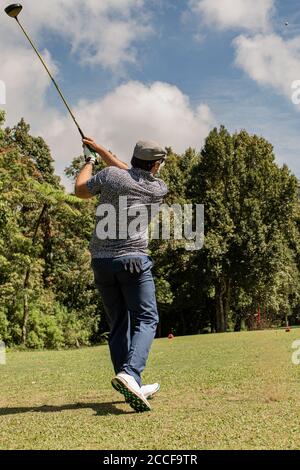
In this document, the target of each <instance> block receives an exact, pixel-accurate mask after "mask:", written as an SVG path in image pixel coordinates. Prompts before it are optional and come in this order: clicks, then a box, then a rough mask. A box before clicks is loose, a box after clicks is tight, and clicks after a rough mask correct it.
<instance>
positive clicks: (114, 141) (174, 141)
mask: <svg viewBox="0 0 300 470" xmlns="http://www.w3.org/2000/svg"><path fill="white" fill-rule="evenodd" d="M75 112H76V115H77V116H78V120H79V122H80V123H82V126H83V129H84V130H85V132H86V133H87V134H90V136H91V137H94V138H95V139H96V140H98V141H99V142H100V143H102V144H103V145H104V146H105V147H107V148H109V149H111V150H112V151H113V152H114V153H115V154H117V155H118V157H119V158H121V159H122V160H123V161H126V162H128V163H129V162H130V159H131V156H132V152H133V147H134V145H135V143H136V141H137V140H139V139H141V138H143V139H153V140H156V141H158V142H160V143H161V145H163V146H171V147H172V148H173V149H174V150H175V151H176V152H178V153H181V152H184V151H185V150H186V148H187V147H189V146H192V147H195V148H197V149H200V148H201V146H202V144H203V141H204V138H205V137H206V136H207V134H208V132H209V130H210V129H211V128H212V127H213V125H215V119H214V116H213V115H212V113H211V111H210V109H209V107H208V106H206V105H205V104H202V105H200V106H198V107H197V108H196V109H195V110H194V109H192V107H191V105H190V102H189V99H188V97H187V96H185V95H184V94H183V93H182V92H181V91H180V90H179V89H178V88H177V87H175V86H172V85H169V84H167V83H161V82H156V83H153V84H151V85H144V84H142V83H140V82H128V83H126V84H124V85H121V86H119V87H118V88H116V90H114V91H113V92H111V93H109V94H108V95H107V96H105V97H104V98H102V99H100V100H99V101H96V102H92V103H90V102H87V101H82V102H80V103H79V104H78V106H77V108H76V109H75ZM40 131H41V133H42V135H43V136H44V137H45V138H46V140H47V142H49V144H50V146H51V148H52V150H53V153H54V155H56V156H57V168H58V170H59V172H60V174H62V171H63V168H64V167H65V166H66V165H67V164H68V163H69V162H70V161H71V159H72V158H73V157H74V155H77V154H79V153H80V152H81V144H80V139H79V138H78V135H77V133H76V129H74V126H73V125H72V121H71V120H69V119H68V118H65V119H61V117H56V118H54V119H53V120H52V121H51V122H48V123H47V125H45V126H44V127H43V128H41V129H40Z"/></svg>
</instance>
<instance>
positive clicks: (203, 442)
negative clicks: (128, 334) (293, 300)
mask: <svg viewBox="0 0 300 470" xmlns="http://www.w3.org/2000/svg"><path fill="white" fill-rule="evenodd" d="M296 339H300V330H297V329H295V330H292V331H291V332H290V333H286V332H285V331H262V332H251V333H233V334H223V335H205V336H193V337H184V338H175V339H174V340H173V341H169V340H167V339H161V340H157V341H155V343H154V347H153V349H152V353H151V358H150V361H149V365H148V368H147V372H146V374H145V377H144V378H145V382H150V383H152V382H153V381H159V382H160V383H161V385H162V389H161V392H160V394H159V396H157V398H155V399H154V400H153V401H152V406H153V411H152V412H151V413H144V414H136V413H134V412H132V411H131V409H130V408H129V407H128V405H126V404H125V403H124V402H123V400H122V396H121V395H119V394H118V393H117V392H115V391H114V390H113V389H112V388H111V386H110V379H111V377H112V369H111V366H110V362H109V353H108V348H107V346H102V347H97V348H90V349H83V350H76V351H58V352H24V353H21V352H19V353H18V352H13V353H9V354H8V355H7V365H6V366H0V378H1V381H0V383H1V395H0V448H1V449H108V450H110V449H153V450H154V449H231V448H232V449H299V448H300V425H299V422H300V384H299V378H300V366H295V365H293V364H292V362H291V355H292V352H293V351H292V349H291V345H292V342H293V341H294V340H296Z"/></svg>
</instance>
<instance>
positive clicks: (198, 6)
mask: <svg viewBox="0 0 300 470" xmlns="http://www.w3.org/2000/svg"><path fill="white" fill-rule="evenodd" d="M189 6H190V8H191V9H192V11H194V12H195V13H198V14H199V15H200V16H201V18H202V19H203V21H204V23H206V24H207V25H209V26H213V27H217V28H218V29H221V30H223V29H239V30H240V29H246V30H250V31H266V30H267V29H269V27H270V18H271V16H272V13H273V8H274V0H256V1H254V0H190V1H189Z"/></svg>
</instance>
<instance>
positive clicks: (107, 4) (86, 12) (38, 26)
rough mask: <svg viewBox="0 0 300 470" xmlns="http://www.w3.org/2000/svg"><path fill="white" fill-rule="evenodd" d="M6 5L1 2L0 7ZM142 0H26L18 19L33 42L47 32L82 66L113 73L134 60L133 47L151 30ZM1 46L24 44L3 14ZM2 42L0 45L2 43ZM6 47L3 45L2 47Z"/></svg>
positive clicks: (14, 27)
mask: <svg viewBox="0 0 300 470" xmlns="http://www.w3.org/2000/svg"><path fill="white" fill-rule="evenodd" d="M6 3H7V2H5V1H4V0H1V1H0V7H2V6H3V8H4V6H5V4H6ZM144 3H145V1H144V0H101V1H99V0H85V1H84V2H82V1H81V0H63V1H62V0H51V1H50V0H49V1H41V2H37V1H36V0H27V2H26V6H25V8H24V10H23V11H22V13H21V16H20V18H22V22H24V25H25V26H26V28H28V30H29V31H30V34H31V35H32V36H33V37H34V39H39V40H40V39H41V38H42V35H43V34H45V32H47V31H50V32H51V33H55V34H56V35H57V36H58V37H61V38H62V39H64V40H67V41H68V43H69V45H70V47H71V49H72V51H73V53H74V54H76V55H77V56H78V57H79V60H80V62H81V63H82V64H87V63H89V64H101V65H102V66H103V67H107V68H110V69H113V70H116V69H118V68H120V67H122V66H123V65H124V64H126V63H128V62H135V61H136V51H135V48H134V44H135V42H136V41H138V40H142V39H144V38H145V37H146V36H147V35H148V34H149V33H150V32H151V31H152V28H151V26H150V22H149V21H150V20H149V18H150V16H149V13H146V10H145V6H144ZM0 29H1V32H2V33H0V38H1V44H3V45H5V44H7V43H8V42H10V43H11V42H14V43H15V44H20V41H23V42H22V44H23V43H24V41H25V38H23V37H21V33H20V31H19V30H18V29H17V26H16V25H13V24H12V20H10V19H9V18H8V17H7V16H6V15H1V18H0ZM2 40H3V42H2ZM4 47H5V46H4Z"/></svg>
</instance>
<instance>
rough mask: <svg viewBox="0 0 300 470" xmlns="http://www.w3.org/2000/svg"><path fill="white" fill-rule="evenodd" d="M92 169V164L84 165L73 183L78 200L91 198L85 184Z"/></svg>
mask: <svg viewBox="0 0 300 470" xmlns="http://www.w3.org/2000/svg"><path fill="white" fill-rule="evenodd" d="M93 167H94V165H93V163H86V164H85V165H84V167H83V168H82V170H81V171H80V173H79V175H78V177H77V180H76V183H75V196H77V197H79V198H80V199H91V198H92V197H93V195H92V194H91V193H90V192H89V190H88V187H87V182H88V181H89V179H90V178H91V177H92V175H93Z"/></svg>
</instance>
